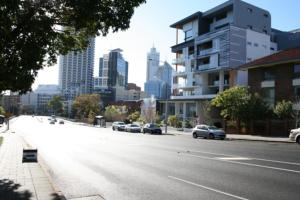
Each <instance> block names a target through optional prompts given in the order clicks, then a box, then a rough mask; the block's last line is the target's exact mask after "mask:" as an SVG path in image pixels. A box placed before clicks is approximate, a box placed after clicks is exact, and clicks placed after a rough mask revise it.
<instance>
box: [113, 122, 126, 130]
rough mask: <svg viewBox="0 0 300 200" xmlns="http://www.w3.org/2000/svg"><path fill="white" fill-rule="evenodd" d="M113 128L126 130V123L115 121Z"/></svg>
mask: <svg viewBox="0 0 300 200" xmlns="http://www.w3.org/2000/svg"><path fill="white" fill-rule="evenodd" d="M112 130H118V131H125V123H124V122H114V123H113V124H112Z"/></svg>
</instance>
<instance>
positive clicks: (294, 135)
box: [289, 128, 300, 145]
mask: <svg viewBox="0 0 300 200" xmlns="http://www.w3.org/2000/svg"><path fill="white" fill-rule="evenodd" d="M289 138H290V140H291V141H295V142H297V143H298V144H299V145H300V128H297V129H292V130H291V132H290V136H289Z"/></svg>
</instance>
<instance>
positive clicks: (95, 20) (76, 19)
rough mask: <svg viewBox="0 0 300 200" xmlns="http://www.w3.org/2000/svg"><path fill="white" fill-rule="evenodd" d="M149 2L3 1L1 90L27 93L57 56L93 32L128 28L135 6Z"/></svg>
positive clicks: (82, 44) (0, 4) (84, 41)
mask: <svg viewBox="0 0 300 200" xmlns="http://www.w3.org/2000/svg"><path fill="white" fill-rule="evenodd" d="M145 2H146V1H145V0H105V1H101V0H76V1H75V0H1V1H0V10H1V14H0V24H1V25H0V66H1V67H0V77H5V78H1V79H0V93H1V92H2V91H5V90H11V91H18V92H21V93H25V92H26V91H28V90H30V89H31V84H32V83H33V81H34V79H35V76H36V75H37V72H38V70H40V69H42V68H43V67H45V66H51V65H53V64H55V63H56V62H57V55H59V54H66V53H68V52H69V51H73V50H83V49H85V48H86V47H87V45H88V39H89V38H90V37H94V36H99V35H103V36H105V35H106V34H108V33H109V32H110V31H112V32H116V31H119V30H126V29H128V28H129V24H130V18H131V17H132V15H133V13H134V9H135V8H136V7H138V6H139V5H140V4H142V3H145ZM62 27H64V28H62Z"/></svg>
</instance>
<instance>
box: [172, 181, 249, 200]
mask: <svg viewBox="0 0 300 200" xmlns="http://www.w3.org/2000/svg"><path fill="white" fill-rule="evenodd" d="M168 177H169V178H171V179H174V180H177V181H181V182H184V183H187V184H190V185H194V186H197V187H200V188H204V189H206V190H210V191H213V192H216V193H220V194H224V195H226V196H230V197H234V198H236V199H241V200H248V199H246V198H244V197H240V196H237V195H233V194H230V193H227V192H223V191H220V190H217V189H214V188H211V187H207V186H204V185H200V184H197V183H193V182H191V181H187V180H184V179H181V178H177V177H175V176H168Z"/></svg>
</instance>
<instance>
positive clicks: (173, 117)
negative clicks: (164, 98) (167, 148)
mask: <svg viewBox="0 0 300 200" xmlns="http://www.w3.org/2000/svg"><path fill="white" fill-rule="evenodd" d="M178 121H179V119H178V117H177V116H176V115H170V116H169V117H168V124H170V125H171V126H173V127H176V125H177V123H178Z"/></svg>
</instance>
